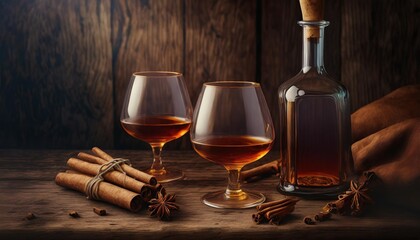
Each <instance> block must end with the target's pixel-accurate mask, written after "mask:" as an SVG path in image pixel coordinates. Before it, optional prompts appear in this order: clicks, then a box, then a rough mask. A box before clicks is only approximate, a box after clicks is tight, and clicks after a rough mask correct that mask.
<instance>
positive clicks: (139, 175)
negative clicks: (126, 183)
mask: <svg viewBox="0 0 420 240" xmlns="http://www.w3.org/2000/svg"><path fill="white" fill-rule="evenodd" d="M92 152H93V153H95V154H96V155H97V157H98V158H101V159H102V160H104V161H103V162H104V163H106V162H109V161H111V160H112V159H114V158H113V157H112V156H110V155H109V154H107V153H106V152H104V151H102V150H101V149H100V148H98V147H94V148H92ZM79 157H80V156H79ZM93 157H94V156H93ZM89 158H90V159H96V160H98V159H97V158H92V157H89ZM87 161H89V160H87ZM102 164H103V163H102ZM121 168H122V169H123V170H124V171H125V172H126V173H127V174H128V175H129V176H130V177H132V178H135V179H137V180H139V181H142V182H145V183H148V184H150V185H156V184H157V180H156V178H155V177H154V176H152V175H149V174H147V173H145V172H142V171H140V170H138V169H135V168H133V167H131V166H129V165H127V164H122V165H121Z"/></svg>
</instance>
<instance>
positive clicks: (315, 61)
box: [299, 21, 328, 73]
mask: <svg viewBox="0 0 420 240" xmlns="http://www.w3.org/2000/svg"><path fill="white" fill-rule="evenodd" d="M299 24H300V25H301V26H302V27H303V52H302V70H303V72H304V73H306V72H309V71H310V70H316V71H317V72H318V73H323V72H324V71H325V68H324V27H326V26H328V22H326V21H320V22H304V21H300V22H299Z"/></svg>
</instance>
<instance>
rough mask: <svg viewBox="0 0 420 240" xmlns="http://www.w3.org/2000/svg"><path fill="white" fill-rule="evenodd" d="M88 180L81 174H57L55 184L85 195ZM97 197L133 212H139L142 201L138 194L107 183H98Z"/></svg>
mask: <svg viewBox="0 0 420 240" xmlns="http://www.w3.org/2000/svg"><path fill="white" fill-rule="evenodd" d="M90 179H91V177H89V176H86V175H82V174H73V173H58V174H57V176H56V177H55V182H56V183H57V185H60V186H62V187H66V188H70V189H73V190H76V191H78V192H82V193H84V194H86V192H85V186H86V184H87V183H88V182H89V180H90ZM98 195H99V197H100V199H101V200H102V201H105V202H108V203H111V204H114V205H117V206H119V207H122V208H125V209H128V210H130V211H133V212H137V211H139V210H140V209H141V208H142V206H143V199H142V197H141V196H140V195H139V194H137V193H134V192H132V191H129V190H126V189H124V188H121V187H118V186H115V185H113V184H111V183H107V182H100V183H99V187H98Z"/></svg>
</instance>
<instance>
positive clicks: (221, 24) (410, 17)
mask: <svg viewBox="0 0 420 240" xmlns="http://www.w3.org/2000/svg"><path fill="white" fill-rule="evenodd" d="M325 3H326V9H325V19H326V20H329V21H330V22H331V24H330V26H329V27H327V28H326V31H325V33H326V39H325V65H326V68H327V71H328V72H329V73H330V75H331V76H332V77H333V78H334V79H336V80H339V81H341V82H343V83H344V84H345V85H346V86H347V87H348V89H349V91H350V95H351V103H352V110H353V111H354V110H356V109H358V108H359V107H361V106H363V105H365V104H367V103H369V102H372V101H373V100H375V99H378V98H380V97H382V96H384V95H386V94H387V93H389V92H391V91H392V90H395V89H396V88H398V87H400V86H404V85H408V84H414V83H420V79H419V78H418V77H417V76H418V75H419V70H418V65H419V56H420V51H419V47H420V44H419V43H420V41H419V36H420V35H419V33H418V31H419V30H418V29H419V22H420V19H419V14H418V12H419V9H420V3H419V1H416V0H407V1H398V0H383V1H380V2H379V1H374V0H366V1H365V0H355V1H334V0H327V1H325ZM300 19H301V15H300V9H299V5H298V1H295V0H288V1H275V0H261V1H259V0H227V1H223V0H200V1H194V0H154V1H151V0H141V1H139V0H105V1H87V0H74V1H52V0H33V1H24V0H3V1H0V42H1V44H0V116H1V118H0V126H1V128H0V148H75V147H79V148H82V147H86V148H88V147H91V146H93V145H98V146H102V147H107V148H117V149H120V148H131V149H147V148H148V146H147V145H146V144H144V143H141V142H140V141H138V140H135V139H133V138H131V137H129V136H128V135H127V134H126V133H124V131H123V130H122V128H121V126H120V123H119V118H120V111H121V106H122V101H123V98H124V95H125V91H126V86H127V84H128V81H129V79H130V77H131V74H132V73H133V72H135V71H143V70H170V71H180V72H183V73H184V75H185V81H186V83H187V87H188V90H189V93H190V97H191V101H192V103H193V104H195V102H196V100H197V97H198V94H199V93H200V91H201V86H202V83H203V82H207V81H215V80H251V81H259V82H260V83H261V84H262V87H263V90H264V93H265V96H266V99H267V102H268V104H269V107H270V110H271V114H272V117H273V121H274V122H275V124H278V104H277V88H278V86H279V85H280V84H281V83H282V82H284V81H286V80H287V79H289V78H290V77H292V76H293V75H295V74H296V73H298V72H299V70H300V67H301V66H300V65H301V45H302V43H301V27H300V26H298V25H297V24H296V22H297V21H298V20H300ZM276 127H278V126H277V125H276ZM277 129H278V128H277ZM276 146H277V145H276ZM166 148H167V149H190V148H191V144H190V143H189V139H188V136H185V137H183V138H182V139H181V140H177V141H174V142H172V143H169V144H168V146H167V147H166Z"/></svg>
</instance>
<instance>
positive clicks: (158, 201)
mask: <svg viewBox="0 0 420 240" xmlns="http://www.w3.org/2000/svg"><path fill="white" fill-rule="evenodd" d="M175 198H176V196H175V195H172V194H164V193H163V192H161V191H159V192H158V194H157V198H153V199H152V200H150V201H149V204H150V205H149V208H148V210H149V213H150V216H152V217H158V218H159V220H169V219H170V217H171V211H172V210H178V209H179V207H178V205H176V204H175Z"/></svg>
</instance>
